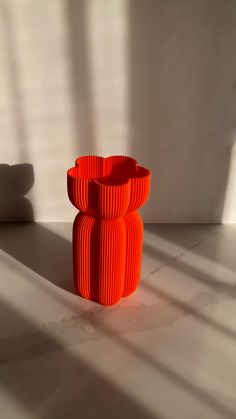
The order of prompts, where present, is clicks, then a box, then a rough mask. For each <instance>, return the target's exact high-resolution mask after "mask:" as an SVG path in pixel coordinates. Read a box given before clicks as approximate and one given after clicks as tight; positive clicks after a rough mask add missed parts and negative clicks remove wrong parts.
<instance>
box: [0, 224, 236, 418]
mask: <svg viewBox="0 0 236 419" xmlns="http://www.w3.org/2000/svg"><path fill="white" fill-rule="evenodd" d="M71 228H72V225H71V224H69V223H44V224H2V225H1V227H0V249H1V250H0V411H1V413H0V417H1V419H28V418H32V419H33V418H35V419H36V418H40V419H54V418H55V419H62V418H63V419H64V418H68V419H74V418H76V419H78V418H81V419H87V418H96V419H97V418H101V419H106V418H109V419H120V418H129V419H131V418H135V419H153V418H157V419H195V418H196V419H199V418H201V419H219V418H222V419H228V418H230V419H233V418H234V419H235V418H236V303H235V297H236V225H232V226H219V225H157V224H156V225H154V224H148V225H146V227H145V243H144V255H143V269H142V279H141V285H140V287H139V289H138V290H137V291H136V292H135V293H134V294H133V295H132V296H130V297H128V298H125V299H123V300H122V301H121V302H120V303H119V304H118V305H116V306H113V307H103V306H100V305H98V304H96V303H94V302H91V301H87V300H85V299H82V298H80V297H78V296H76V295H75V294H74V292H73V285H72V267H71Z"/></svg>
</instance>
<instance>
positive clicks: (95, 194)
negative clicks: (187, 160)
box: [67, 156, 151, 305]
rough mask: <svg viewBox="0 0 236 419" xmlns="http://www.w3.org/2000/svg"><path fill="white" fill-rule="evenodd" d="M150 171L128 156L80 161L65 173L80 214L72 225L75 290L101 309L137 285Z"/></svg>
mask: <svg viewBox="0 0 236 419" xmlns="http://www.w3.org/2000/svg"><path fill="white" fill-rule="evenodd" d="M150 178H151V174H150V171H149V170H148V169H146V168H144V167H141V166H138V165H137V162H136V160H134V159H133V158H131V157H126V156H111V157H107V158H103V157H98V156H84V157H79V158H78V159H77V160H76V165H75V166H74V167H72V168H71V169H69V170H68V172H67V185H68V195H69V198H70V200H71V202H72V204H73V205H74V206H75V207H76V208H77V209H79V210H80V212H79V213H78V215H77V216H76V218H75V221H74V226H73V269H74V283H75V288H76V291H77V292H78V294H79V295H81V296H82V297H85V298H88V299H90V300H94V301H97V302H99V303H100V304H103V305H112V304H115V303H117V302H118V301H119V300H120V299H121V298H122V297H124V296H127V295H129V294H131V293H132V292H133V291H134V290H135V289H136V288H137V286H138V284H139V281H140V273H141V262H142V246H143V222H142V218H141V216H140V214H139V212H138V211H137V210H138V208H140V207H141V206H143V205H144V203H145V202H146V201H147V199H148V196H149V192H150Z"/></svg>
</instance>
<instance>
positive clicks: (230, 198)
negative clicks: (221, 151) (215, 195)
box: [222, 131, 236, 224]
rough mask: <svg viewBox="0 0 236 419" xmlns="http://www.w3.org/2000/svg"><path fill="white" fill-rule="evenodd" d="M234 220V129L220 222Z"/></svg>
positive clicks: (235, 176) (235, 163) (235, 170)
mask: <svg viewBox="0 0 236 419" xmlns="http://www.w3.org/2000/svg"><path fill="white" fill-rule="evenodd" d="M235 222H236V131H235V132H234V145H233V147H232V151H231V159H230V165H229V176H228V184H227V188H226V194H225V201H224V210H223V216H222V223H225V224H227V223H235Z"/></svg>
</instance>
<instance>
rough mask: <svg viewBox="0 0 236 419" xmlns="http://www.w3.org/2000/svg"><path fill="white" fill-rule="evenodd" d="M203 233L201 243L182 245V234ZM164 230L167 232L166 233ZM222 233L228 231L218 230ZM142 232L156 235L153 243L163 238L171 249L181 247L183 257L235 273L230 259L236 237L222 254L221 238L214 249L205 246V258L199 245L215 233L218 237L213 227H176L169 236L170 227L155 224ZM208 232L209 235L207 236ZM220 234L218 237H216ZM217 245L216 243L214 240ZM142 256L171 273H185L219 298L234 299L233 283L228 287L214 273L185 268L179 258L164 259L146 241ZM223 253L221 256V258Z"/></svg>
mask: <svg viewBox="0 0 236 419" xmlns="http://www.w3.org/2000/svg"><path fill="white" fill-rule="evenodd" d="M197 228H201V229H205V230H206V236H205V239H203V240H200V241H199V240H196V242H195V244H194V245H192V246H190V247H188V245H186V241H185V237H184V236H185V234H184V232H185V231H186V230H188V231H189V233H191V231H193V229H197ZM165 229H166V231H165ZM223 229H224V231H225V230H226V229H227V227H225V226H224V227H223V226H221V230H223ZM145 230H146V231H149V232H151V233H152V234H154V235H156V239H157V241H158V237H160V238H163V239H165V240H167V241H168V242H169V243H170V245H173V244H177V245H180V246H181V248H182V247H183V251H184V252H185V251H186V253H187V252H188V251H189V252H192V253H193V254H195V255H196V256H200V257H203V258H204V259H206V260H208V261H210V262H213V263H216V264H217V265H218V264H219V263H220V265H221V266H225V267H226V268H229V269H231V270H232V271H233V272H236V264H235V259H234V258H233V253H234V246H235V237H233V239H234V240H232V241H231V247H228V248H227V249H226V250H227V251H225V250H223V251H222V249H221V247H223V245H224V242H223V238H222V237H220V238H219V240H218V242H217V244H216V243H214V246H213V245H212V246H208V248H209V249H207V254H206V253H205V251H206V250H205V249H204V248H201V246H200V245H201V244H204V242H205V240H208V239H210V238H211V237H212V236H213V234H214V232H215V234H216V233H217V232H216V230H217V227H216V226H207V225H205V226H199V225H198V226H197V225H196V226H192V225H185V226H183V225H178V226H174V228H173V230H172V232H171V226H165V225H158V224H146V225H145ZM207 231H209V233H208V234H207ZM218 234H220V233H218ZM215 242H216V240H215ZM144 253H146V254H148V255H150V256H151V257H152V258H153V259H156V260H158V261H159V262H161V263H162V264H163V265H165V264H168V265H172V264H173V266H174V269H176V270H177V271H180V272H184V273H185V274H187V275H189V276H191V277H192V278H194V279H196V280H197V281H199V282H202V283H203V284H205V285H208V286H209V287H211V288H212V289H214V290H216V291H220V292H221V293H222V294H225V295H226V296H228V297H230V296H231V297H234V296H236V283H227V282H226V281H224V280H222V281H221V280H220V279H218V278H217V279H216V277H215V275H214V273H209V272H207V273H206V272H205V271H204V269H201V266H199V267H196V266H192V265H191V263H190V264H189V265H188V264H187V263H186V262H185V261H183V260H182V259H181V258H179V255H177V257H172V256H170V255H167V254H166V253H165V252H164V251H162V250H161V249H156V248H155V247H153V246H151V245H150V244H149V243H147V241H146V240H145V241H144ZM221 253H222V254H221Z"/></svg>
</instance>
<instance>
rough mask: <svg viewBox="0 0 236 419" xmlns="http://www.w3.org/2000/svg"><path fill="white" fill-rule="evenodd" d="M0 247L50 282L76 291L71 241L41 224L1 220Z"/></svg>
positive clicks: (67, 289)
mask: <svg viewBox="0 0 236 419" xmlns="http://www.w3.org/2000/svg"><path fill="white" fill-rule="evenodd" d="M0 248H1V249H2V250H3V251H4V252H6V253H8V254H9V255H10V256H12V257H13V258H15V259H16V260H18V261H19V262H20V263H22V264H23V265H25V266H27V267H28V268H29V269H31V270H32V271H34V272H36V273H37V274H38V275H40V276H41V277H43V278H45V279H47V280H48V281H50V282H51V283H52V284H54V285H56V286H58V287H60V288H62V289H64V290H66V291H69V292H72V293H74V292H75V291H74V286H73V273H72V246H71V242H69V241H68V240H66V239H64V238H63V237H61V236H59V235H58V234H56V233H54V232H52V231H50V230H49V229H48V228H46V227H44V226H43V225H40V224H38V223H15V224H2V225H1V234H0Z"/></svg>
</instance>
